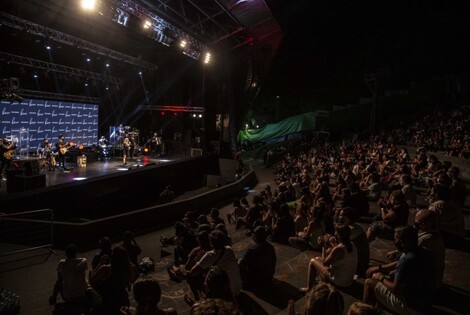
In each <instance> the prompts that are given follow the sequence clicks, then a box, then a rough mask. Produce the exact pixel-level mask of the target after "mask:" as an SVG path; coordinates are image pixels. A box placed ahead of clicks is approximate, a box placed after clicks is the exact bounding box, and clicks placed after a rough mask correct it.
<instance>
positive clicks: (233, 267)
mask: <svg viewBox="0 0 470 315" xmlns="http://www.w3.org/2000/svg"><path fill="white" fill-rule="evenodd" d="M210 241H211V245H212V248H213V250H210V251H208V252H207V253H206V254H205V255H204V256H203V257H202V258H201V260H199V261H198V262H197V263H196V265H195V266H194V267H193V268H192V269H191V271H190V274H189V276H190V277H194V276H197V275H198V274H201V273H203V272H207V270H209V268H210V267H212V266H218V267H220V268H221V269H222V270H225V272H227V274H228V277H229V279H230V288H231V291H232V293H233V294H234V295H235V296H236V295H238V294H239V293H240V289H241V287H242V281H241V277H240V269H239V267H238V262H237V258H236V257H235V253H234V252H233V249H232V248H231V247H230V246H225V244H226V237H225V234H224V233H223V232H222V231H219V230H215V231H213V232H212V233H211V234H210Z"/></svg>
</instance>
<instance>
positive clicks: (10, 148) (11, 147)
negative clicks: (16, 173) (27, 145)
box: [3, 139, 18, 160]
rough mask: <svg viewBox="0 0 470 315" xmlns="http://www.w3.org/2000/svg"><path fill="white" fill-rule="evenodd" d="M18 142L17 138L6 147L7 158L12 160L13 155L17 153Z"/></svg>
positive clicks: (4, 153) (4, 155) (5, 156)
mask: <svg viewBox="0 0 470 315" xmlns="http://www.w3.org/2000/svg"><path fill="white" fill-rule="evenodd" d="M17 142H18V140H17V139H14V140H13V141H12V142H11V144H10V145H9V146H7V147H6V149H7V150H6V151H5V152H3V157H4V158H5V159H7V160H11V159H12V158H13V155H15V151H16V143H17Z"/></svg>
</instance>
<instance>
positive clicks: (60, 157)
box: [55, 135, 70, 171]
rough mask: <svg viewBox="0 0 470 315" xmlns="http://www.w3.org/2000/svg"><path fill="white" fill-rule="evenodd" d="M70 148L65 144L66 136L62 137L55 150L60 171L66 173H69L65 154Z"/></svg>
mask: <svg viewBox="0 0 470 315" xmlns="http://www.w3.org/2000/svg"><path fill="white" fill-rule="evenodd" d="M69 147H70V145H69V144H68V143H67V142H65V136H64V135H60V136H59V140H58V141H57V143H56V144H55V148H56V151H57V166H58V167H59V170H60V169H63V170H64V171H67V170H68V168H66V167H65V154H66V153H67V149H68V148H69Z"/></svg>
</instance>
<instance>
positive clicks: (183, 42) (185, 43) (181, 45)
mask: <svg viewBox="0 0 470 315" xmlns="http://www.w3.org/2000/svg"><path fill="white" fill-rule="evenodd" d="M187 44H188V43H187V42H186V41H185V40H184V39H182V40H181V41H180V47H181V48H185V47H186V45H187Z"/></svg>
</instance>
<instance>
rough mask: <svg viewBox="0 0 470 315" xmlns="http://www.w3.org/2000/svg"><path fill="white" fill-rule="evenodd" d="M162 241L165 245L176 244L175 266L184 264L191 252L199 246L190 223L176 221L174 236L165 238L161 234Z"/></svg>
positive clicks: (174, 251)
mask: <svg viewBox="0 0 470 315" xmlns="http://www.w3.org/2000/svg"><path fill="white" fill-rule="evenodd" d="M160 241H161V242H162V244H163V245H165V244H171V245H175V248H174V250H173V253H174V259H175V261H174V264H175V266H178V265H181V264H184V263H185V262H186V261H187V260H188V255H189V253H190V252H191V251H192V250H193V248H194V247H196V246H197V241H196V236H194V233H193V231H192V230H191V228H190V227H189V224H186V223H182V222H176V224H175V236H174V237H172V238H170V239H165V238H163V236H161V237H160Z"/></svg>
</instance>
